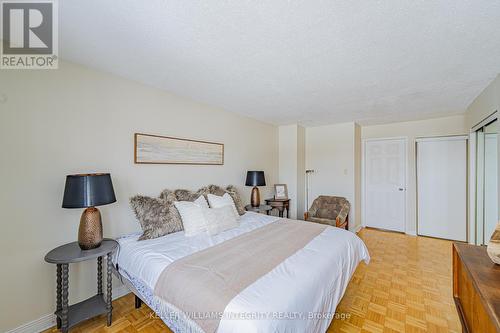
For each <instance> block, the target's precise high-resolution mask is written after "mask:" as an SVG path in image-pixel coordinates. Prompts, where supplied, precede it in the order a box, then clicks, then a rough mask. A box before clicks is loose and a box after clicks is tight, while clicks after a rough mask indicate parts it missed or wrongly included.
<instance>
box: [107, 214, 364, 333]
mask: <svg viewBox="0 0 500 333" xmlns="http://www.w3.org/2000/svg"><path fill="white" fill-rule="evenodd" d="M285 222H288V223H292V224H293V223H303V224H304V223H307V224H309V223H310V222H298V221H293V220H287V219H281V218H279V217H274V216H268V215H263V214H257V213H252V212H248V213H246V214H244V215H243V216H241V218H240V224H239V226H238V227H237V228H234V229H231V230H227V231H224V232H222V233H220V234H217V235H216V236H208V235H206V234H201V235H196V236H193V237H186V236H185V235H184V233H183V232H176V233H173V234H169V235H166V236H163V237H160V238H156V239H151V240H145V241H138V238H139V236H140V234H139V233H137V234H130V235H127V236H124V237H121V238H119V239H118V242H119V244H120V249H119V251H118V252H117V253H116V254H115V256H114V259H113V260H114V264H115V268H116V273H117V275H118V276H119V278H120V279H121V280H122V282H123V283H124V284H125V285H126V286H127V287H128V288H129V289H130V290H131V291H132V292H134V294H135V295H136V296H137V297H139V298H140V299H141V300H142V301H144V302H145V303H146V304H147V305H148V306H149V307H150V308H151V309H152V310H153V311H154V312H155V313H156V314H157V315H158V316H159V317H160V318H161V319H162V320H163V321H164V322H165V324H166V325H167V326H168V327H169V328H170V329H172V330H173V331H174V332H196V333H198V332H200V333H201V332H205V333H207V331H211V330H207V329H206V327H205V326H203V325H200V323H204V322H203V321H200V318H199V317H196V316H198V315H199V313H197V314H196V316H195V315H194V313H192V312H188V313H186V312H187V311H183V310H181V309H180V308H179V307H178V306H176V305H174V304H171V303H169V302H167V301H165V298H161V297H158V294H157V292H155V290H156V291H158V285H159V284H160V283H159V282H160V281H159V280H160V279H161V278H162V276H163V274H162V273H163V272H165V271H166V270H167V267H169V266H170V265H172V267H174V266H173V265H174V263H177V262H180V261H182V260H184V259H185V258H190V257H193V256H195V255H196V254H199V253H203V252H204V251H210V250H211V249H212V248H217V247H220V246H223V245H227V244H232V243H231V242H233V243H234V242H235V241H237V240H238V239H240V238H242V237H245V236H248V235H250V234H254V233H256V232H258V231H265V230H267V229H266V228H268V229H269V230H270V227H271V226H278V225H280V224H283V223H285ZM323 228H324V229H322V231H321V232H319V234H317V235H316V236H314V237H313V238H312V239H311V240H310V241H308V242H307V243H305V245H304V246H301V248H300V249H298V250H297V251H295V252H294V253H293V254H291V255H290V256H287V257H286V258H285V259H284V260H281V261H280V262H279V263H278V264H277V265H276V266H275V267H273V268H272V269H270V270H269V271H268V272H266V273H265V274H262V276H259V277H258V278H257V279H255V281H253V280H252V281H253V282H252V283H250V284H248V285H247V286H245V287H244V288H241V290H238V291H237V292H236V293H235V294H234V297H232V298H230V300H229V301H228V302H227V304H225V305H224V307H223V308H222V311H220V313H218V314H216V315H217V321H216V324H215V326H213V327H214V328H215V329H214V330H213V331H216V332H219V333H226V332H325V331H326V330H327V328H328V327H329V325H330V323H331V321H332V319H333V314H334V313H335V309H336V307H337V305H338V303H339V302H340V299H341V298H342V296H343V294H344V292H345V290H346V288H347V285H348V283H349V280H350V279H351V277H352V275H353V273H354V271H355V269H356V267H357V266H358V264H359V262H360V261H362V260H364V261H365V262H366V263H368V262H369V260H370V256H369V254H368V250H367V248H366V246H365V244H364V243H363V241H362V240H361V239H360V238H358V237H357V236H356V235H355V234H354V233H351V232H349V231H345V230H342V229H339V228H335V227H329V226H324V227H323ZM297 236H298V235H297ZM293 238H294V237H288V239H290V241H291V242H292V241H293ZM297 238H299V237H297ZM280 242H281V243H280V244H283V243H286V242H283V241H280ZM280 244H275V245H278V246H276V247H280V246H281V245H280ZM243 257H244V256H243ZM261 258H262V256H261ZM255 259H256V261H260V260H261V259H259V258H255ZM224 260H227V258H225V259H224ZM242 260H243V261H244V260H248V258H247V259H242ZM188 266H189V265H188ZM190 266H193V265H192V264H191V265H190ZM209 270H210V269H209ZM242 271H244V269H243V267H242ZM211 273H213V274H218V272H215V273H214V272H211ZM180 286H181V288H177V289H184V287H185V288H187V289H190V288H191V287H192V284H191V281H190V280H188V281H185V285H182V284H181V285H180ZM155 288H156V289H155ZM192 290H195V289H192ZM233 291H234V290H233ZM185 293H186V292H185ZM184 295H186V294H184ZM187 295H188V296H189V297H197V292H191V294H189V293H188V294H187ZM211 295H212V297H215V298H216V297H217V295H218V292H215V293H213V294H211ZM200 297H201V296H200ZM194 301H196V299H194ZM198 303H199V304H198V305H199V306H200V307H199V308H200V309H203V306H204V305H203V304H204V303H205V301H203V299H201V298H200V301H199V302H198ZM209 310H210V309H209Z"/></svg>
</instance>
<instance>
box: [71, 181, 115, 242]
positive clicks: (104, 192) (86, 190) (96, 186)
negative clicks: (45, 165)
mask: <svg viewBox="0 0 500 333" xmlns="http://www.w3.org/2000/svg"><path fill="white" fill-rule="evenodd" d="M115 201H116V198H115V192H114V190H113V183H112V182H111V176H110V175H109V173H94V174H81V175H69V176H66V186H65V188H64V198H63V203H62V207H63V208H85V210H84V211H83V213H82V217H81V218H80V227H79V228H78V245H80V248H81V249H82V250H90V249H95V248H97V247H99V246H100V245H101V242H102V222H101V213H100V212H99V209H97V208H96V206H102V205H107V204H110V203H113V202H115Z"/></svg>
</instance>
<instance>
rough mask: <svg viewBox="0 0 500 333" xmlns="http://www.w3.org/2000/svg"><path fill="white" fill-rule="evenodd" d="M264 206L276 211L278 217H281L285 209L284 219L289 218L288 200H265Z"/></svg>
mask: <svg viewBox="0 0 500 333" xmlns="http://www.w3.org/2000/svg"><path fill="white" fill-rule="evenodd" d="M266 205H269V206H271V210H272V209H277V210H278V216H279V217H283V212H284V211H285V209H286V218H289V216H290V199H274V198H271V199H266Z"/></svg>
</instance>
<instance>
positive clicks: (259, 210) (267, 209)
mask: <svg viewBox="0 0 500 333" xmlns="http://www.w3.org/2000/svg"><path fill="white" fill-rule="evenodd" d="M271 209H273V207H271V206H269V205H260V206H257V207H254V206H252V205H246V206H245V210H246V211H249V212H256V213H265V214H266V215H269V212H270V211H271Z"/></svg>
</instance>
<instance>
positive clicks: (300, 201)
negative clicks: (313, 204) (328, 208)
mask: <svg viewBox="0 0 500 333" xmlns="http://www.w3.org/2000/svg"><path fill="white" fill-rule="evenodd" d="M306 210H307V208H306V129H305V128H304V127H302V126H298V127H297V218H298V219H299V220H302V219H303V218H304V213H305V212H306Z"/></svg>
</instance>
